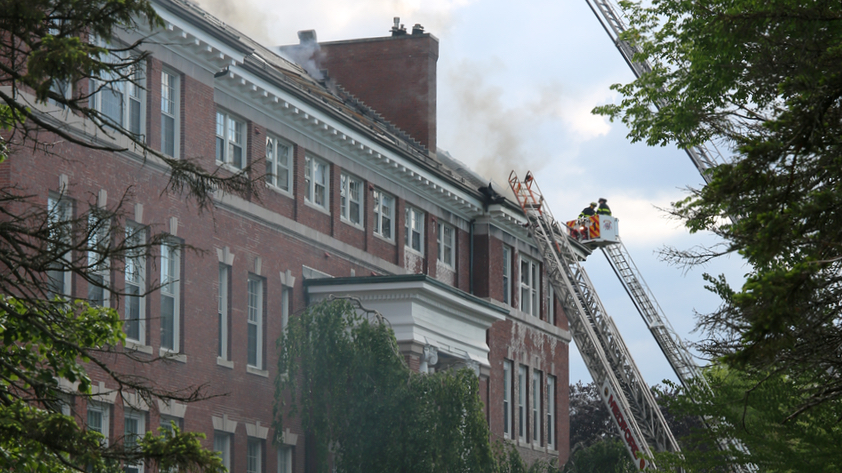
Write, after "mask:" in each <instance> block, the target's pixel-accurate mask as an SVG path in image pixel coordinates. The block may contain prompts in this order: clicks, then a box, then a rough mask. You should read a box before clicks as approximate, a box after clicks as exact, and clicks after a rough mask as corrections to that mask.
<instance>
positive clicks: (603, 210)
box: [596, 197, 611, 215]
mask: <svg viewBox="0 0 842 473" xmlns="http://www.w3.org/2000/svg"><path fill="white" fill-rule="evenodd" d="M596 213H597V215H611V208H610V207H608V201H607V200H605V199H603V198H601V197H600V199H599V208H598V209H596Z"/></svg>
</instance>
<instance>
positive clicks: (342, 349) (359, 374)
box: [275, 299, 494, 472]
mask: <svg viewBox="0 0 842 473" xmlns="http://www.w3.org/2000/svg"><path fill="white" fill-rule="evenodd" d="M278 345H279V347H280V358H279V360H278V372H279V373H282V374H281V375H280V376H279V377H278V378H277V380H276V388H277V391H276V405H275V427H276V430H275V431H276V432H279V433H281V432H283V426H284V421H285V419H289V417H290V416H298V417H299V418H300V421H301V426H302V428H303V429H304V431H305V432H307V433H308V435H309V436H310V437H311V438H312V439H314V441H313V442H314V444H313V445H312V447H313V448H314V449H315V456H316V458H319V459H327V458H329V457H330V456H331V454H332V458H333V461H334V462H335V465H336V468H337V471H341V472H379V471H382V472H399V471H430V472H432V471H443V472H447V471H460V472H472V471H476V472H487V471H491V470H492V468H493V465H494V459H493V456H492V451H491V447H490V444H489V431H488V425H487V424H486V422H485V416H484V414H483V404H482V402H481V401H480V398H479V383H478V380H477V376H476V374H475V373H474V372H473V371H471V370H469V369H462V370H453V371H442V372H437V373H435V374H418V373H413V372H412V371H411V370H410V369H409V367H408V366H407V364H406V362H405V361H404V358H403V356H402V355H401V354H400V352H399V350H398V344H397V340H396V339H395V336H394V333H393V332H392V329H391V327H390V326H389V324H388V322H387V321H386V320H385V319H384V318H383V317H382V316H381V315H380V314H378V313H374V312H368V311H364V310H362V309H361V308H360V306H359V305H357V304H353V303H352V302H350V301H349V300H342V299H338V300H334V301H329V302H322V303H319V304H316V305H314V306H312V307H310V308H309V309H308V310H307V311H306V312H304V313H303V314H301V316H298V317H292V318H290V321H289V325H288V327H287V330H286V332H285V333H284V335H283V336H282V337H281V339H280V340H279V341H278ZM279 435H280V434H279ZM276 440H278V441H279V440H280V439H276ZM318 470H319V471H329V464H328V462H327V461H326V460H324V461H320V462H319V464H318Z"/></svg>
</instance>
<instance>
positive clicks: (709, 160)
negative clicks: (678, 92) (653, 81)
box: [585, 0, 727, 183]
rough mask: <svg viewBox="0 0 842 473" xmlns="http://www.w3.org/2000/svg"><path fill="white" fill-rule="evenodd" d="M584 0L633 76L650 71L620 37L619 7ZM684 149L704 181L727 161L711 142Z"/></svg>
mask: <svg viewBox="0 0 842 473" xmlns="http://www.w3.org/2000/svg"><path fill="white" fill-rule="evenodd" d="M585 1H586V2H587V3H588V6H589V7H590V8H591V11H593V13H594V15H595V16H596V19H597V20H599V23H600V24H601V25H602V28H603V29H604V30H605V32H606V33H607V34H608V37H609V38H611V41H612V42H614V46H616V47H617V50H618V51H620V55H622V56H623V59H625V61H626V64H628V66H629V68H631V70H632V72H633V73H634V75H635V77H637V78H640V76H642V75H644V74H646V73H647V72H650V71H651V70H652V66H651V65H650V64H649V62H648V61H643V62H640V61H635V59H634V55H635V54H636V53H638V52H640V49H639V48H638V47H637V46H635V45H634V44H632V43H629V42H628V41H626V40H624V39H622V37H621V35H622V34H623V32H625V31H626V29H627V28H626V24H625V23H624V22H623V19H622V18H621V17H620V15H619V14H618V12H619V11H620V9H619V8H618V7H617V6H616V5H615V4H614V3H613V2H612V1H611V0H585ZM654 105H655V106H656V107H658V108H661V107H662V106H664V105H665V104H664V103H655V104H654ZM684 151H685V152H686V153H687V156H689V157H690V160H691V161H693V165H694V166H696V169H698V171H699V173H700V174H701V175H702V178H704V180H705V182H706V183H710V173H709V172H707V171H708V170H710V169H713V168H715V167H716V166H718V165H720V164H725V163H726V162H727V161H726V160H725V158H724V157H722V155H721V154H720V153H719V152H718V151H717V150H716V147H715V146H712V144H711V146H708V145H707V144H700V145H697V146H691V147H688V148H684Z"/></svg>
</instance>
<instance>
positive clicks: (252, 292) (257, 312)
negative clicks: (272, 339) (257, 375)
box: [246, 275, 263, 370]
mask: <svg viewBox="0 0 842 473" xmlns="http://www.w3.org/2000/svg"><path fill="white" fill-rule="evenodd" d="M246 293H247V294H248V308H247V313H248V320H247V333H248V336H247V341H246V343H247V344H248V347H247V351H246V353H247V357H248V358H249V359H248V360H247V366H251V367H253V368H257V369H259V370H262V369H263V279H261V278H260V277H257V276H253V275H249V278H248V289H247V292H246ZM252 328H254V332H255V346H254V353H255V360H254V363H252V360H251V359H250V358H251V353H252V346H251V343H252V342H251V330H252Z"/></svg>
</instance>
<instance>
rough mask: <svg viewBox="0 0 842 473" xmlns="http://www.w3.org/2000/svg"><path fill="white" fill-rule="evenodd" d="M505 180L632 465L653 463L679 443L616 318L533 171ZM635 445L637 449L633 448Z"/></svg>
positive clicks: (673, 449) (512, 174)
mask: <svg viewBox="0 0 842 473" xmlns="http://www.w3.org/2000/svg"><path fill="white" fill-rule="evenodd" d="M509 185H510V186H511V188H512V191H513V192H514V195H515V197H516V198H517V200H518V203H519V204H520V206H521V208H522V209H523V212H524V214H525V215H526V218H527V220H528V225H529V231H530V232H531V233H532V236H533V238H534V240H535V243H536V244H537V246H538V248H539V250H540V251H541V255H542V256H543V259H544V262H545V264H546V265H547V275H548V278H549V280H550V282H551V283H552V285H553V289H554V290H555V292H556V295H557V297H558V298H559V300H560V301H561V303H562V306H563V307H564V311H565V314H566V315H567V319H568V321H569V325H570V333H571V335H572V337H573V340H574V341H575V342H576V346H577V348H578V349H579V352H580V353H581V355H582V359H583V360H584V362H585V365H586V366H587V367H588V371H590V373H591V377H592V378H593V380H594V382H595V383H596V384H597V386H601V387H602V388H601V389H602V390H603V394H605V393H606V392H608V390H609V389H610V390H611V391H613V393H615V395H616V403H615V404H613V405H612V404H611V403H610V402H609V401H608V400H607V399H606V397H605V396H604V397H603V400H604V401H606V404H608V405H609V411H612V414H613V418H614V420H615V425H616V426H617V427H618V429H619V430H620V435H621V438H623V439H624V440H625V441H626V447H627V449H628V451H629V453H630V454H631V456H632V458H633V461H634V463H635V466H636V467H637V468H639V469H641V470H642V469H644V468H646V467H647V466H653V465H651V464H650V463H649V462H648V461H644V460H642V459H641V458H640V455H637V454H636V453H638V452H639V453H640V454H642V456H644V457H646V458H651V457H652V450H651V449H654V450H655V451H673V452H678V451H679V446H678V443H677V442H676V441H675V438H674V437H673V435H672V432H671V431H670V429H669V426H667V423H666V420H665V419H664V416H663V415H662V414H661V411H660V409H659V408H658V404H657V403H656V402H655V398H654V396H653V395H652V393H651V392H650V391H649V387H648V386H647V385H646V382H645V381H644V380H643V376H642V375H641V374H640V370H638V368H637V366H636V365H635V363H634V360H633V359H632V357H631V354H630V353H629V351H628V348H627V347H626V344H625V342H623V339H622V337H621V336H620V333H619V331H618V330H617V327H616V326H615V325H614V321H613V320H612V319H611V317H609V316H608V314H607V313H606V312H605V308H604V307H603V305H602V302H601V301H600V299H599V296H598V295H597V293H596V290H595V289H594V287H593V284H592V283H591V281H590V278H588V275H587V273H586V272H585V270H584V269H583V268H582V266H581V265H580V264H579V259H578V256H577V255H576V253H575V252H574V251H573V248H572V246H571V245H570V243H569V242H568V239H567V234H566V233H562V232H560V231H554V230H553V228H554V226H555V225H557V224H556V221H555V219H554V218H553V216H552V213H551V212H550V209H549V208H548V206H547V205H546V203H545V201H544V197H543V195H542V194H541V192H540V189H539V188H538V185H537V184H536V183H535V179H534V178H533V176H532V175H531V173H527V174H526V177H525V179H524V180H523V181H519V180H518V177H517V174H516V173H515V172H514V171H512V173H511V174H510V175H509ZM635 450H637V451H635Z"/></svg>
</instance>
